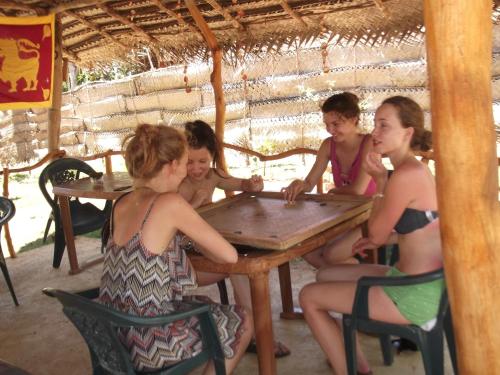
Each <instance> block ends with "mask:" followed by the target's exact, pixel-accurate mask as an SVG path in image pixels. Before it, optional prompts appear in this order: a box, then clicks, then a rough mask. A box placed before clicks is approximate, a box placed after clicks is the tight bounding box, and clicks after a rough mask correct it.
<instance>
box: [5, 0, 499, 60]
mask: <svg viewBox="0 0 500 375" xmlns="http://www.w3.org/2000/svg"><path fill="white" fill-rule="evenodd" d="M498 3H500V0H494V5H493V6H494V8H495V9H496V8H497V6H498ZM196 4H197V6H198V8H199V10H200V12H201V14H202V15H203V18H204V19H205V21H206V22H207V23H208V25H209V27H210V29H211V30H212V32H213V33H214V34H215V36H216V38H217V41H218V44H219V46H220V48H221V49H222V50H223V51H224V53H225V58H226V60H230V61H236V60H238V59H241V58H242V57H243V56H244V55H245V54H246V53H257V54H259V53H267V52H269V50H270V49H273V50H277V49H280V48H282V47H288V46H295V45H297V43H299V44H300V43H304V42H309V41H311V40H313V39H318V40H322V41H324V42H328V43H330V44H338V43H361V44H366V45H375V46H376V45H377V44H385V43H391V42H396V43H400V42H409V43H411V42H412V41H414V40H416V39H420V38H421V34H422V32H423V10H422V8H423V1H415V0H330V1H325V0H256V1H254V0H196ZM0 9H3V10H2V11H0V13H3V14H4V15H9V16H24V15H35V14H36V13H38V14H44V13H47V12H56V13H58V14H60V15H61V16H62V17H61V22H62V25H63V45H64V55H65V56H66V57H67V58H69V59H70V60H72V61H74V62H76V63H77V64H80V65H92V64H95V63H105V62H108V61H111V60H112V59H116V58H122V59H125V57H126V55H127V53H128V52H130V50H134V49H135V50H143V49H144V47H148V48H149V49H150V50H151V51H152V54H153V59H155V60H156V61H158V64H160V65H170V64H172V63H179V62H182V61H185V60H186V59H190V58H195V57H196V58H199V57H202V58H203V57H206V56H208V53H207V52H208V51H207V45H206V43H205V41H204V39H203V37H202V35H201V33H200V30H199V28H198V27H197V25H196V24H195V22H194V20H193V17H192V15H191V13H190V12H189V10H188V9H187V7H186V5H185V4H184V1H183V0H127V1H121V0H118V1H117V0H111V1H107V0H81V1H73V0H16V1H1V0H0ZM494 17H497V15H496V12H495V16H494Z"/></svg>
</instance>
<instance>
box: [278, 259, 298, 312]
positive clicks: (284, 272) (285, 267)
mask: <svg viewBox="0 0 500 375" xmlns="http://www.w3.org/2000/svg"><path fill="white" fill-rule="evenodd" d="M278 274H279V278H280V290H281V305H282V307H283V312H282V313H281V314H280V318H281V319H304V314H302V310H301V309H300V308H298V309H297V310H296V309H294V307H293V297H292V280H291V277H290V263H289V262H286V263H284V264H282V265H280V266H278Z"/></svg>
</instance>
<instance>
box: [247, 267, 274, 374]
mask: <svg viewBox="0 0 500 375" xmlns="http://www.w3.org/2000/svg"><path fill="white" fill-rule="evenodd" d="M248 277H249V279H250V291H251V293H252V308H253V320H254V327H255V341H256V343H257V356H258V360H259V373H260V375H275V374H276V359H275V358H274V343H273V342H274V335H273V321H272V315H271V299H270V295H269V272H268V271H266V272H261V273H258V274H251V275H249V276H248Z"/></svg>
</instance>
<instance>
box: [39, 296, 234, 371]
mask: <svg viewBox="0 0 500 375" xmlns="http://www.w3.org/2000/svg"><path fill="white" fill-rule="evenodd" d="M43 293H45V294H46V295H48V296H50V297H55V298H57V299H58V300H59V302H60V303H61V304H62V305H63V312H64V314H65V315H66V316H67V317H68V319H69V320H70V321H71V322H72V323H73V324H74V325H75V327H76V328H77V329H78V330H79V332H80V334H81V335H82V336H83V338H84V339H85V342H86V343H87V346H88V349H89V352H90V357H91V360H92V368H93V373H94V374H100V375H101V374H127V375H128V374H136V373H137V374H139V372H136V371H135V370H134V367H133V364H132V361H131V359H130V354H129V352H128V350H127V349H126V348H125V346H124V345H123V344H122V343H121V341H120V339H119V338H118V332H117V328H118V327H158V326H162V325H165V324H169V323H172V322H175V321H177V320H181V319H186V318H189V317H192V316H196V317H198V319H199V321H200V328H201V337H202V341H203V350H202V351H201V352H200V353H199V354H197V355H196V356H194V357H192V358H189V359H186V360H183V361H180V362H178V363H176V364H174V365H172V366H169V367H168V368H164V369H161V370H158V371H155V372H148V374H155V375H163V374H165V375H166V374H169V375H170V374H186V373H188V372H189V371H191V370H192V369H194V368H196V367H198V366H200V365H202V364H203V363H205V362H207V361H209V360H210V359H212V360H213V361H214V366H215V371H216V374H221V375H224V374H225V373H226V370H225V364H224V353H223V351H222V347H221V344H220V341H219V338H218V336H217V328H216V326H215V323H214V320H213V318H212V315H211V313H210V311H209V307H208V305H207V304H202V303H189V305H191V307H192V308H190V309H189V310H186V311H179V312H176V313H173V314H168V315H162V316H156V317H139V316H135V315H129V314H125V313H122V312H120V311H117V310H114V309H111V308H109V307H106V306H104V305H102V304H100V303H98V302H95V301H93V300H92V299H94V298H97V297H98V295H99V289H90V290H87V291H83V292H79V293H69V292H65V291H62V290H57V289H51V288H45V289H43Z"/></svg>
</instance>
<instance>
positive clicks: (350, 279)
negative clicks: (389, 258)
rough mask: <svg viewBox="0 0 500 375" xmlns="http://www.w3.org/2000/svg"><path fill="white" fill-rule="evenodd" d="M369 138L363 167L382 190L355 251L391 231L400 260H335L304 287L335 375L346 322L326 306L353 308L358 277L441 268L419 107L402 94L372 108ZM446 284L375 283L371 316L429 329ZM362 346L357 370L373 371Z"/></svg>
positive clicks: (341, 369)
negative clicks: (365, 234) (422, 159)
mask: <svg viewBox="0 0 500 375" xmlns="http://www.w3.org/2000/svg"><path fill="white" fill-rule="evenodd" d="M372 141H373V151H372V152H370V153H369V154H368V155H367V156H366V158H365V165H364V167H365V169H366V171H367V172H368V173H369V174H370V176H371V177H373V179H374V180H375V181H376V183H377V193H376V194H375V195H374V203H373V208H372V211H371V213H370V218H369V220H368V232H369V236H368V237H366V238H360V239H359V240H358V241H356V243H355V244H354V245H353V247H352V251H353V253H356V252H362V251H364V250H366V249H377V248H378V247H379V246H381V245H383V244H385V243H387V242H389V241H390V240H389V238H390V237H396V238H397V240H396V242H397V244H398V246H399V261H398V263H396V265H395V266H394V267H389V266H385V265H375V264H360V265H337V266H332V267H330V268H326V269H323V270H320V271H319V272H318V275H317V280H318V282H316V283H312V284H309V285H306V286H305V287H304V288H303V289H302V291H301V292H300V304H301V306H302V308H303V310H304V316H305V318H306V321H307V323H308V324H309V327H310V328H311V330H312V332H313V334H314V337H315V338H316V340H317V341H318V342H319V344H320V345H321V347H322V349H323V351H324V352H325V353H326V355H327V356H328V360H329V362H330V363H331V364H332V367H333V368H334V369H335V372H336V373H337V374H345V373H346V362H345V353H344V345H343V338H342V332H341V329H340V326H341V323H340V322H335V319H333V318H332V317H331V316H330V314H329V311H334V312H337V313H341V314H350V313H351V309H352V304H353V300H354V295H355V291H356V286H357V281H358V279H359V278H360V277H362V276H388V277H394V276H405V275H416V274H422V273H426V272H431V271H435V270H438V269H440V268H442V266H443V263H442V262H443V260H442V254H441V239H440V232H439V219H438V212H437V196H436V186H435V182H434V177H433V175H432V174H431V171H430V170H429V168H428V167H427V165H425V164H424V163H422V162H420V161H419V160H417V158H416V157H415V155H414V153H413V150H428V149H429V148H430V145H431V143H430V132H427V131H426V130H425V129H424V115H423V111H422V109H421V108H420V106H419V105H418V104H417V103H415V102H414V101H413V100H412V99H410V98H406V97H402V96H395V97H391V98H388V99H386V100H384V101H383V103H382V105H381V106H380V107H379V108H378V109H377V112H376V113H375V128H374V130H373V132H372ZM382 155H384V156H387V157H389V159H390V160H391V163H392V165H393V167H394V172H393V173H392V174H391V177H390V178H389V177H388V172H387V170H386V169H385V167H384V165H383V164H382V161H381V158H382ZM391 242H392V241H391ZM443 288H444V280H442V279H441V280H435V281H432V282H429V283H424V284H418V285H410V286H394V287H372V288H370V295H369V313H370V317H371V318H373V319H375V320H381V321H386V322H391V323H396V324H409V323H412V324H416V325H419V326H422V327H423V328H424V329H429V328H430V327H432V325H433V324H434V323H433V322H434V320H435V318H436V315H437V312H438V308H439V301H440V298H441V294H442V291H443ZM357 349H358V354H357V359H358V374H369V373H371V371H370V368H369V365H368V362H367V361H366V358H365V357H364V355H363V353H362V352H361V350H360V349H359V344H358V345H357Z"/></svg>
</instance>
